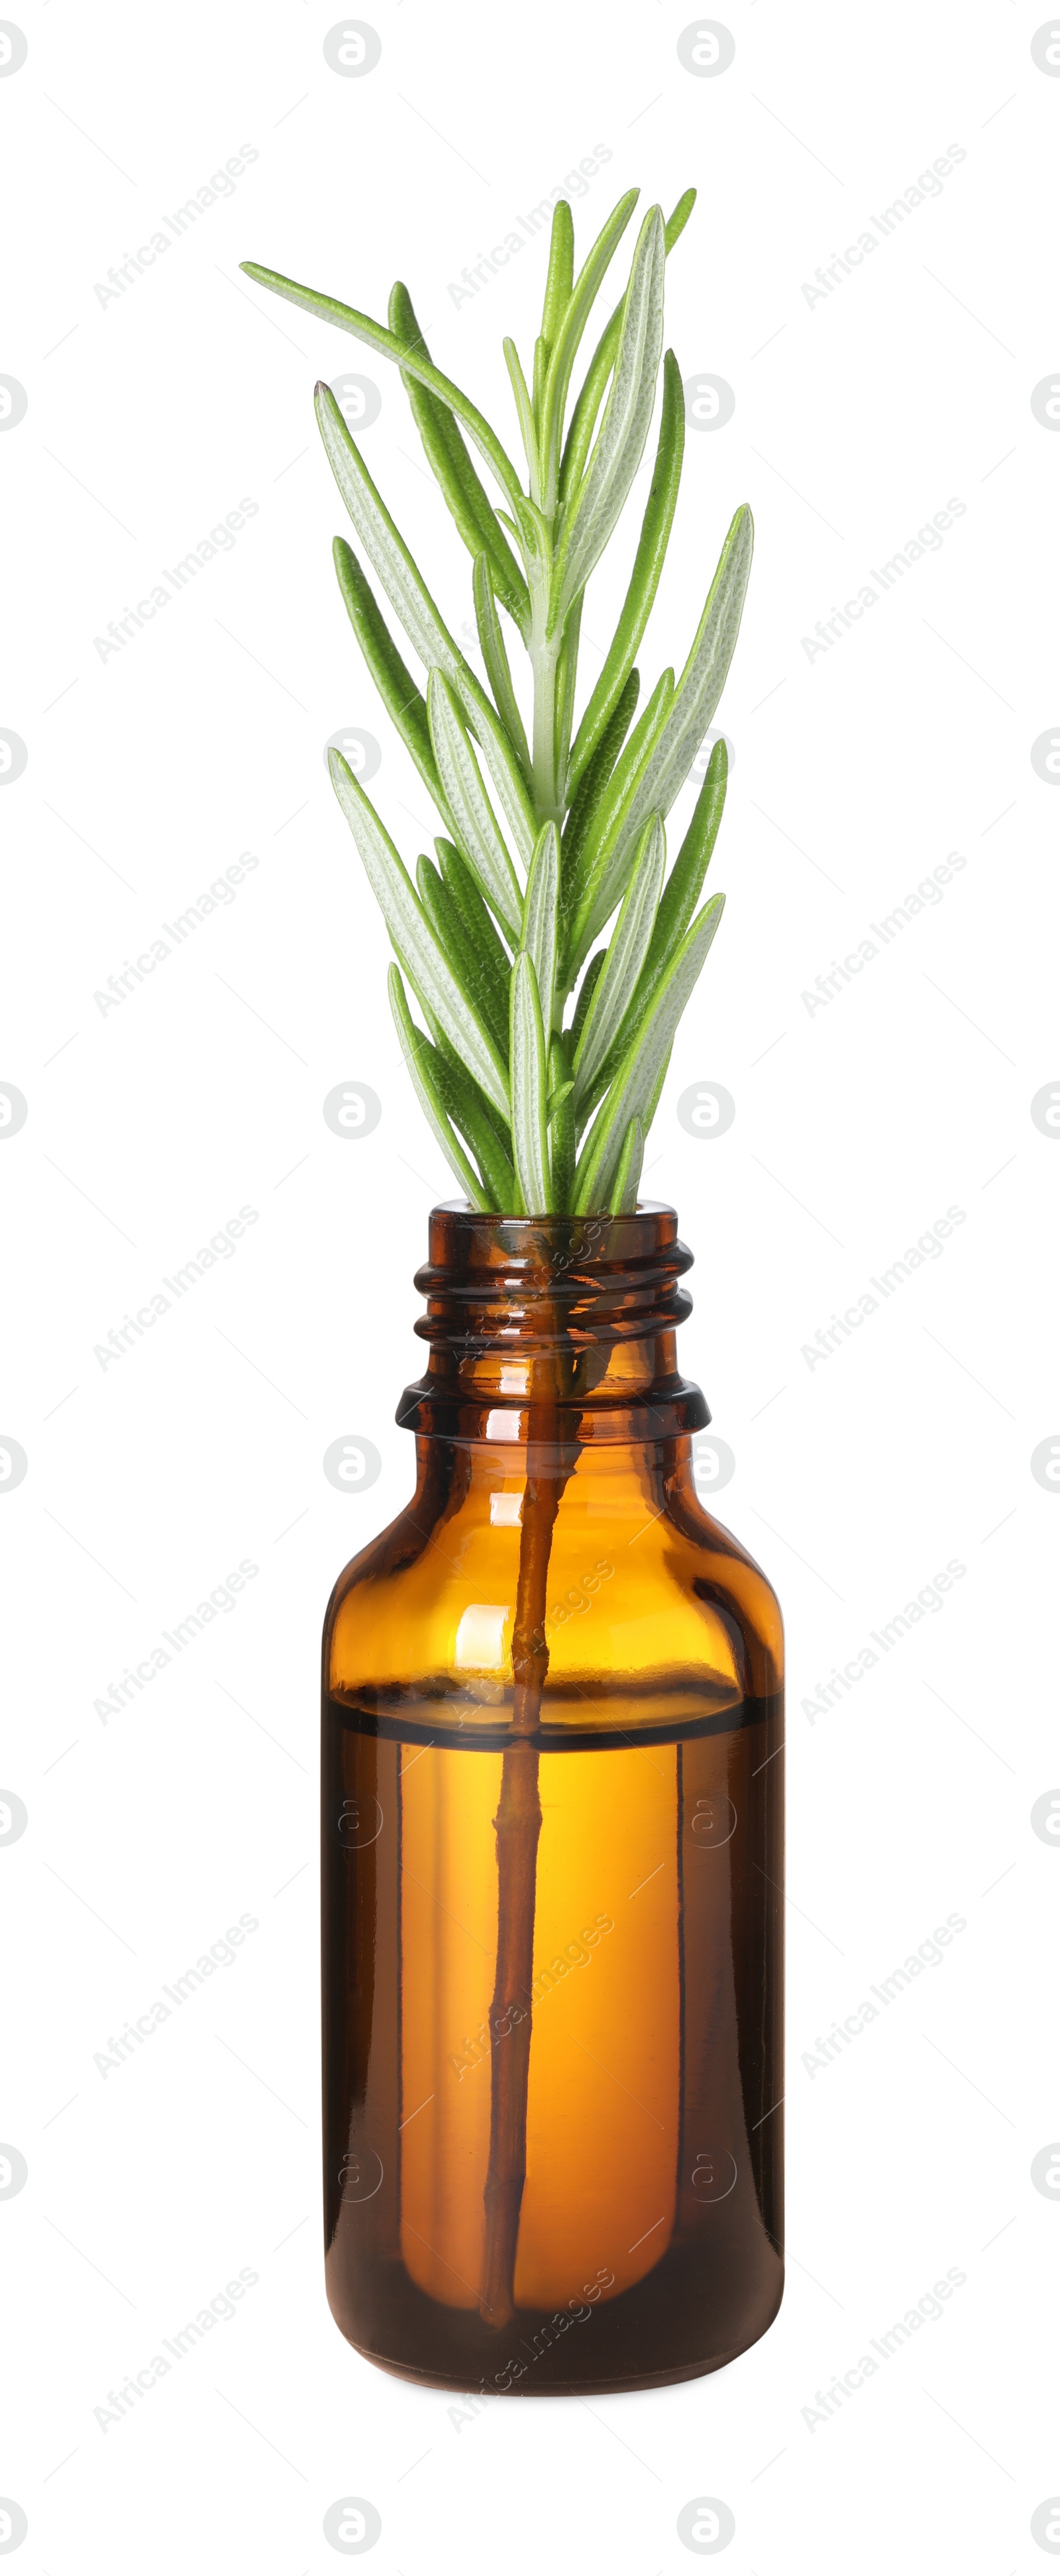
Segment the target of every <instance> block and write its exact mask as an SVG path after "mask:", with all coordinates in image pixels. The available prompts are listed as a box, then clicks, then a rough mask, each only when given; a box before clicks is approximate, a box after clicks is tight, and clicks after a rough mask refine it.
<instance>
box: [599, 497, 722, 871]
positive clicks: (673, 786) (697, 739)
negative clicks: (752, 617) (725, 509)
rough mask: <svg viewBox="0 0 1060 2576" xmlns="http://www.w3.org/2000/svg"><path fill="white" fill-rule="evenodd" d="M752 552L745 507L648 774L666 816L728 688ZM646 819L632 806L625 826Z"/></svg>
mask: <svg viewBox="0 0 1060 2576" xmlns="http://www.w3.org/2000/svg"><path fill="white" fill-rule="evenodd" d="M753 551H754V522H753V520H752V517H751V513H750V511H749V510H748V509H747V508H746V506H744V507H742V508H741V509H739V510H737V512H736V515H735V517H734V519H733V521H732V524H731V526H730V528H729V531H728V535H727V536H726V539H725V543H724V545H723V547H722V550H721V554H720V556H719V559H718V569H717V571H716V573H715V575H714V579H713V581H712V583H711V585H710V590H709V592H708V594H707V604H706V607H705V608H704V611H703V615H702V617H701V619H700V621H699V626H698V628H697V630H696V635H695V638H694V641H693V644H692V649H691V652H690V653H689V656H688V660H687V662H686V664H685V667H684V670H683V671H682V673H681V677H680V679H679V681H678V683H677V688H676V690H675V692H674V702H673V706H672V708H671V711H670V716H669V720H668V722H667V724H666V726H665V728H664V730H663V732H662V734H661V735H660V737H659V742H658V746H657V750H656V753H655V756H654V761H653V765H652V770H651V777H650V781H649V780H648V778H647V773H646V774H645V782H644V792H645V795H646V797H647V803H648V804H650V805H652V806H658V808H659V811H660V813H662V814H668V813H669V811H670V807H671V805H672V804H673V801H674V798H675V796H677V795H679V794H680V791H681V789H682V787H683V786H684V783H685V780H686V778H687V776H688V773H689V770H690V769H691V766H692V763H693V761H694V759H695V756H696V753H697V751H698V750H699V746H700V743H701V742H702V740H703V736H704V734H705V732H706V730H707V727H708V725H709V723H710V721H711V718H712V716H713V715H714V712H715V709H716V707H717V704H718V700H719V698H720V696H721V693H722V690H723V688H724V686H725V682H726V679H727V677H728V670H729V664H730V662H731V660H732V657H733V653H734V651H735V649H736V638H737V636H738V634H739V632H740V619H741V617H742V615H743V604H744V599H745V597H746V594H747V583H748V577H749V575H750V570H751V556H752V553H753ZM644 810H645V811H646V810H647V808H646V806H645V807H644ZM642 821H643V811H641V812H635V811H634V809H631V822H630V824H627V825H626V826H625V827H624V828H625V829H629V828H633V829H639V826H640V823H641V822H642Z"/></svg>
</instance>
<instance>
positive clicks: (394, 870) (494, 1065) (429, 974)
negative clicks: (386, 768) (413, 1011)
mask: <svg viewBox="0 0 1060 2576" xmlns="http://www.w3.org/2000/svg"><path fill="white" fill-rule="evenodd" d="M328 768H329V770H330V772H331V783H332V786H333V788H334V790H335V794H336V796H337V797H338V800H339V803H340V805H341V807H342V810H343V813H344V814H345V817H346V820H347V822H348V824H349V827H350V830H351V832H352V833H353V837H354V840H355V841H356V843H357V847H358V850H359V851H360V854H361V858H362V860H363V862H364V868H365V874H366V875H367V878H368V882H369V884H370V886H371V888H372V892H373V894H374V896H375V898H376V902H377V903H378V905H379V909H380V911H381V913H382V915H383V918H384V920H385V922H386V926H387V929H388V930H389V932H390V937H391V941H392V944H393V947H394V950H395V954H396V955H397V957H398V959H399V961H400V963H401V965H402V966H403V967H404V969H405V973H406V975H407V976H408V979H409V982H410V984H411V985H412V988H413V991H414V992H415V993H416V994H418V996H419V999H420V1001H421V1002H422V1004H423V1006H424V1009H429V1010H431V1011H432V1012H433V1013H434V1016H435V1018H436V1019H437V1021H438V1022H439V1025H440V1027H441V1028H443V1029H444V1031H445V1034H446V1036H447V1038H448V1039H449V1042H450V1044H451V1045H452V1046H453V1047H454V1048H455V1050H456V1053H457V1055H458V1056H459V1057H461V1058H462V1059H463V1061H464V1062H465V1063H466V1064H467V1065H468V1067H469V1069H470V1071H471V1072H472V1073H473V1074H474V1077H475V1080H476V1082H478V1083H479V1084H480V1085H481V1087H482V1090H483V1091H484V1092H485V1094H486V1098H487V1100H490V1101H492V1103H493V1106H494V1108H495V1109H499V1110H500V1112H501V1115H502V1117H504V1118H506V1117H507V1116H508V1085H507V1079H506V1076H505V1070H504V1065H503V1063H502V1061H501V1058H500V1056H499V1055H498V1053H497V1050H496V1048H495V1046H494V1044H493V1040H492V1038H490V1037H489V1036H487V1033H486V1031H485V1029H484V1028H483V1027H482V1024H481V1021H480V1020H479V1019H478V1017H477V1015H476V1013H475V1011H474V1010H473V1008H472V1005H471V999H470V995H469V994H468V993H467V992H465V990H464V987H463V985H462V984H461V982H460V979H459V976H458V975H456V974H455V973H454V971H453V968H452V966H451V965H450V963H449V960H448V958H447V957H446V955H445V951H444V949H442V948H440V947H439V945H438V942H437V939H436V938H435V935H434V932H433V930H432V929H431V926H430V923H429V921H428V920H427V917H426V914H425V912H424V910H423V907H422V905H421V904H420V903H419V901H418V899H417V897H416V895H415V893H414V891H413V888H412V886H411V885H410V883H409V879H408V877H407V876H406V873H405V870H404V868H403V867H402V864H401V861H400V859H399V857H398V854H397V851H396V850H395V848H394V844H393V842H392V840H391V839H390V836H389V833H388V832H385V831H384V829H383V826H382V824H381V822H380V820H379V816H378V814H377V813H376V812H375V810H374V807H373V806H372V805H371V804H370V803H369V801H368V798H367V796H366V795H365V792H364V789H363V787H362V786H361V785H360V784H359V782H358V780H357V779H356V778H355V777H354V775H353V771H352V769H351V768H350V767H349V764H348V762H347V761H345V760H344V759H343V757H342V754H341V752H338V751H332V752H330V753H329V754H328Z"/></svg>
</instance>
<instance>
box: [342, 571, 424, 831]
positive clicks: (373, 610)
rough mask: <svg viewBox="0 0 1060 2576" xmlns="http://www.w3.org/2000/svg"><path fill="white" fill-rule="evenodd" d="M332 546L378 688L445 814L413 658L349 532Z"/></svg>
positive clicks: (349, 608)
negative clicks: (402, 647) (398, 638)
mask: <svg viewBox="0 0 1060 2576" xmlns="http://www.w3.org/2000/svg"><path fill="white" fill-rule="evenodd" d="M331 551H332V554H333V556H334V561H335V570H336V572H337V574H338V580H339V589H340V590H341V592H342V596H343V599H344V601H345V603H346V612H347V615H348V617H349V621H350V624H351V626H352V628H353V631H354V634H355V635H356V638H357V641H358V644H359V645H360V648H361V651H362V653H363V655H364V658H365V661H366V662H367V664H368V668H369V670H370V672H371V674H372V678H373V680H374V681H375V685H376V688H377V689H378V691H379V695H380V697H381V698H382V701H383V704H384V706H385V708H386V710H387V713H388V715H389V716H390V717H391V718H392V720H393V722H394V724H396V726H397V729H398V732H399V734H400V735H401V739H402V741H403V743H404V745H405V749H406V751H409V752H411V754H412V758H413V760H414V761H415V763H416V767H417V769H418V770H419V773H420V777H421V778H422V780H423V782H424V785H425V787H427V788H428V790H429V792H430V794H431V795H432V796H433V798H434V802H435V804H436V805H437V807H438V811H439V813H440V814H443V815H444V813H445V798H444V796H443V794H442V784H441V780H440V778H439V776H438V771H437V767H436V765H435V758H434V753H433V751H432V750H431V736H430V728H429V726H428V723H427V701H426V699H425V697H424V696H423V693H422V690H420V689H418V688H417V686H416V682H415V680H414V679H413V677H412V673H411V671H410V670H409V668H408V666H407V664H406V663H405V662H403V661H402V658H401V655H400V653H399V652H398V648H397V645H396V644H395V642H394V639H393V636H392V635H391V633H390V629H389V627H388V626H387V623H386V620H385V618H384V617H383V615H382V612H381V610H380V608H379V605H378V602H377V600H376V597H375V593H374V591H373V590H372V587H371V584H370V583H369V582H368V580H367V579H366V577H365V574H364V573H363V572H362V570H361V566H360V564H359V563H358V561H357V557H356V555H355V554H354V551H353V547H352V546H351V545H348V544H347V541H346V538H345V537H336V538H335V540H334V543H333V545H332V550H331Z"/></svg>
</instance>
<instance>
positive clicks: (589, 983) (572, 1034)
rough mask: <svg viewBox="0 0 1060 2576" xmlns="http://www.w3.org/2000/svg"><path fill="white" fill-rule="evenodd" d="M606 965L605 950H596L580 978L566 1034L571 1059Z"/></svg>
mask: <svg viewBox="0 0 1060 2576" xmlns="http://www.w3.org/2000/svg"><path fill="white" fill-rule="evenodd" d="M606 963H607V950H606V948H598V949H597V952H596V955H595V957H590V959H589V963H588V965H587V967H586V969H585V973H584V975H583V976H582V981H581V991H580V993H579V995H578V999H577V1002H576V1004H575V1009H574V1018H573V1019H572V1021H571V1024H570V1028H569V1029H568V1030H567V1032H566V1037H567V1045H568V1047H569V1049H570V1052H571V1056H572V1058H573V1056H574V1054H575V1052H576V1050H577V1045H578V1040H579V1038H580V1036H581V1033H582V1030H583V1028H584V1027H585V1020H586V1014H587V1012H588V1008H589V1004H590V1002H591V1001H592V998H593V994H594V993H595V991H596V987H597V983H598V981H599V978H600V976H601V975H602V974H603V971H604V967H605V965H606Z"/></svg>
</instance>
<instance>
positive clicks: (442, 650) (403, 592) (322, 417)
mask: <svg viewBox="0 0 1060 2576" xmlns="http://www.w3.org/2000/svg"><path fill="white" fill-rule="evenodd" d="M316 412H317V421H318V423H319V427H320V435H321V437H322V439H323V441H324V447H325V451H326V454H327V459H328V463H329V465H330V467H331V470H332V473H333V475H334V477H335V481H336V483H337V484H338V487H339V491H340V492H341V494H342V498H343V500H344V502H345V504H346V508H347V510H348V511H349V514H350V517H351V519H352V521H353V524H354V527H355V528H356V530H357V534H358V536H359V537H360V540H361V544H362V545H363V547H364V549H365V552H366V554H367V556H368V558H369V561H370V562H371V563H372V564H373V565H374V568H375V570H376V572H377V573H378V575H379V579H380V581H381V582H382V585H383V588H384V590H385V591H386V594H387V597H388V599H389V601H390V604H391V607H392V608H394V609H395V610H396V611H397V614H398V616H399V617H400V619H401V623H402V625H403V627H404V629H405V633H406V635H407V636H408V639H409V642H410V644H412V645H414V646H415V649H416V651H417V653H418V654H419V657H420V660H421V662H422V663H424V664H425V666H426V668H427V670H428V671H430V670H435V669H437V670H441V671H444V672H445V675H446V678H447V679H448V680H450V681H452V682H453V684H454V685H455V686H459V676H458V675H459V674H460V672H461V665H462V663H463V655H462V654H461V653H460V651H459V650H458V648H457V646H456V645H455V644H454V642H453V638H452V636H451V635H450V633H449V629H448V627H447V626H446V625H445V623H444V620H443V619H442V618H441V617H440V615H439V613H438V610H437V608H436V607H435V604H434V601H433V599H432V598H431V595H430V592H429V590H428V589H427V586H426V583H425V582H424V581H423V579H422V577H421V575H420V573H419V571H418V570H417V567H416V565H415V564H414V563H413V560H412V556H411V555H410V553H409V550H408V547H407V546H406V544H405V542H404V539H403V537H401V536H399V534H398V531H397V529H396V527H395V525H394V522H393V519H392V518H391V516H390V512H389V510H388V509H387V507H386V504H385V502H384V501H383V500H382V499H381V498H380V495H379V493H378V492H377V490H376V487H375V484H374V483H373V481H372V477H371V475H370V473H369V471H368V468H367V466H366V464H365V462H364V458H363V457H362V455H361V453H360V450H359V449H358V448H357V447H356V446H355V445H354V442H353V440H352V438H351V437H350V433H349V430H348V429H347V427H346V423H345V421H344V419H343V417H342V413H341V412H340V410H339V406H338V404H337V402H336V400H335V396H334V394H333V393H332V390H331V387H330V385H324V384H320V385H318V386H317V389H316ZM468 677H469V678H472V677H473V674H472V673H470V672H469V674H468Z"/></svg>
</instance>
